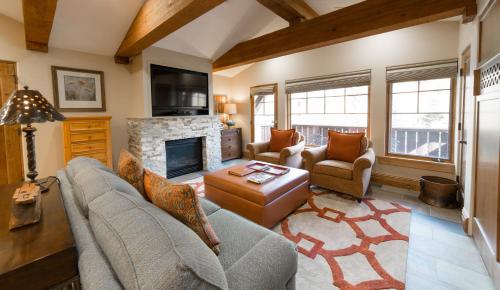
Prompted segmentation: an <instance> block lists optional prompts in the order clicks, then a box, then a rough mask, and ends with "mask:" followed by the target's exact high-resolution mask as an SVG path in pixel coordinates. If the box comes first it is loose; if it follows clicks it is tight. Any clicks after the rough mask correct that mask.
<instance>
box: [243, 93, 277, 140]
mask: <svg viewBox="0 0 500 290" xmlns="http://www.w3.org/2000/svg"><path fill="white" fill-rule="evenodd" d="M268 86H273V93H274V128H278V84H277V83H271V84H265V85H258V86H253V87H251V88H250V91H252V88H258V87H268ZM254 97H255V96H254V95H252V94H251V93H250V142H252V143H253V142H255V127H254V123H255V121H254V120H255V107H254V104H255V100H254Z"/></svg>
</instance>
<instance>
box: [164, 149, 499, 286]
mask: <svg viewBox="0 0 500 290" xmlns="http://www.w3.org/2000/svg"><path fill="white" fill-rule="evenodd" d="M243 161H244V160H241V159H238V160H232V161H228V162H225V163H224V164H223V166H224V167H227V166H231V165H235V164H238V163H241V162H243ZM203 174H204V172H196V173H191V174H187V175H184V176H180V177H177V178H175V179H174V181H176V182H183V181H187V180H191V179H194V178H198V177H200V176H203ZM368 196H371V197H374V198H377V199H381V200H386V201H393V202H398V203H400V204H402V205H405V206H408V207H410V208H412V210H413V211H412V220H411V226H410V246H409V249H408V263H407V269H406V289H408V290H421V289H425V290H431V289H440V290H451V289H467V290H468V289H470V290H489V289H495V287H494V285H493V282H492V280H491V279H490V277H489V276H488V273H487V271H486V268H485V266H484V264H483V261H482V260H481V256H480V255H479V252H478V249H477V247H476V245H475V244H474V242H473V240H472V238H471V237H469V236H467V235H466V234H464V232H463V230H462V225H461V218H460V211H459V210H450V209H441V208H436V207H433V206H429V205H427V204H424V203H423V202H421V201H420V200H418V198H417V197H416V193H412V192H410V191H407V190H402V189H398V188H393V187H387V186H376V185H374V186H372V192H371V193H369V194H368Z"/></svg>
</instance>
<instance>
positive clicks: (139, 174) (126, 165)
mask: <svg viewBox="0 0 500 290" xmlns="http://www.w3.org/2000/svg"><path fill="white" fill-rule="evenodd" d="M143 175H144V168H143V167H142V162H141V161H140V160H139V159H137V158H136V157H135V156H134V155H132V153H130V152H128V151H127V150H125V149H122V150H121V151H120V157H119V158H118V176H120V177H121V178H122V179H124V180H125V181H126V182H128V183H130V184H131V185H132V186H133V187H135V189H137V191H139V193H140V194H142V196H144V198H146V199H148V198H147V196H146V194H145V193H144V176H143Z"/></svg>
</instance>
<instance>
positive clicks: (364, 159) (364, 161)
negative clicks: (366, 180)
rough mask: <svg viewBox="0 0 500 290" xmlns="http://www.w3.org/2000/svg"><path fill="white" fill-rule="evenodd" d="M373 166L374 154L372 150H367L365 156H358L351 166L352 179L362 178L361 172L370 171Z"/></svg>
mask: <svg viewBox="0 0 500 290" xmlns="http://www.w3.org/2000/svg"><path fill="white" fill-rule="evenodd" d="M374 164H375V152H374V151H373V149H372V148H368V150H366V152H365V154H363V155H361V156H359V157H358V158H357V159H356V160H355V161H354V164H353V174H354V179H355V180H356V179H360V178H363V172H364V171H365V169H370V170H371V168H372V167H373V165H374Z"/></svg>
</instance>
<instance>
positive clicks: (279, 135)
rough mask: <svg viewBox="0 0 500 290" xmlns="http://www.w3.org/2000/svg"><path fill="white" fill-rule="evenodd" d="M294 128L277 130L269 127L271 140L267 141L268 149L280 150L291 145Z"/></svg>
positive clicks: (272, 150)
mask: <svg viewBox="0 0 500 290" xmlns="http://www.w3.org/2000/svg"><path fill="white" fill-rule="evenodd" d="M294 135H295V129H289V130H278V129H275V128H271V140H270V141H269V151H271V152H280V151H281V149H283V148H286V147H290V146H292V145H293V140H294Z"/></svg>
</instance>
